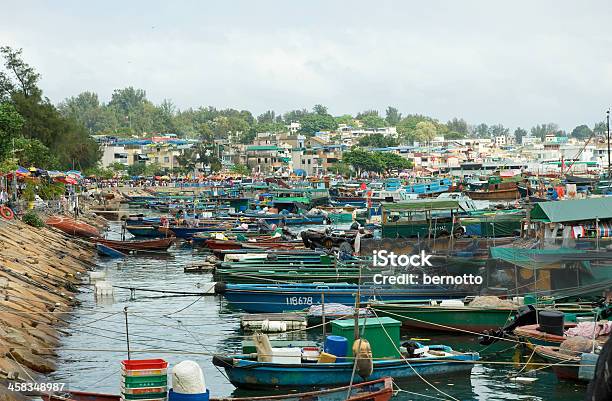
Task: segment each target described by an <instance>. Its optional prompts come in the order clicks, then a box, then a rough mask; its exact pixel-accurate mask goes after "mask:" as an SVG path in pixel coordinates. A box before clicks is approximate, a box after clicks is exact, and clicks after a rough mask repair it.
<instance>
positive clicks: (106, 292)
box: [94, 280, 113, 297]
mask: <svg viewBox="0 0 612 401" xmlns="http://www.w3.org/2000/svg"><path fill="white" fill-rule="evenodd" d="M94 288H95V289H96V296H97V297H112V296H113V285H112V284H111V283H110V282H108V281H103V280H100V281H96V283H95V285H94Z"/></svg>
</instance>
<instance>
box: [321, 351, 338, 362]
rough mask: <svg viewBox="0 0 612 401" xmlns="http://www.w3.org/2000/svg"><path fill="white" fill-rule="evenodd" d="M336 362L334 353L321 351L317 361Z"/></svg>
mask: <svg viewBox="0 0 612 401" xmlns="http://www.w3.org/2000/svg"><path fill="white" fill-rule="evenodd" d="M334 362H336V355H332V354H328V353H327V352H321V354H320V355H319V363H334Z"/></svg>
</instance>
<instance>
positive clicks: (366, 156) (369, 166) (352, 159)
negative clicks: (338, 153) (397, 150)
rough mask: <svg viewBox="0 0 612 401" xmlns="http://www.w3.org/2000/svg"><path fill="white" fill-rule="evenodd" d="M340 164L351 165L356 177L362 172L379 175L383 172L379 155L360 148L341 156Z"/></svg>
mask: <svg viewBox="0 0 612 401" xmlns="http://www.w3.org/2000/svg"><path fill="white" fill-rule="evenodd" d="M342 162H344V163H346V164H349V165H351V166H352V167H353V169H355V171H357V174H358V175H361V173H362V172H364V171H368V172H375V173H380V172H382V171H383V170H384V165H383V163H382V161H381V159H380V157H379V155H377V154H375V153H372V152H368V151H367V150H363V149H360V148H354V149H351V150H349V151H348V152H345V153H344V154H343V155H342Z"/></svg>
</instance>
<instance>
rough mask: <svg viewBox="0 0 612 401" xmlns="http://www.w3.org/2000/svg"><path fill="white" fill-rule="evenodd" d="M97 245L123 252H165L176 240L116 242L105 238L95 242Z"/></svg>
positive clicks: (171, 238) (170, 238)
mask: <svg viewBox="0 0 612 401" xmlns="http://www.w3.org/2000/svg"><path fill="white" fill-rule="evenodd" d="M93 242H94V243H96V244H103V245H106V246H108V247H111V248H113V249H115V250H118V251H121V252H131V251H165V250H167V249H168V248H170V246H171V245H172V244H173V243H174V238H173V237H169V238H159V239H150V240H129V241H116V240H110V239H104V238H96V239H94V240H93Z"/></svg>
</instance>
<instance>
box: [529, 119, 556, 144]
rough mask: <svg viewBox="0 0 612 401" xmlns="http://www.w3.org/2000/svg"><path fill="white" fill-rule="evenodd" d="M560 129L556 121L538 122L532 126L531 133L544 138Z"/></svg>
mask: <svg viewBox="0 0 612 401" xmlns="http://www.w3.org/2000/svg"><path fill="white" fill-rule="evenodd" d="M557 131H559V126H558V125H557V124H555V123H548V124H538V125H536V126H535V127H532V128H531V133H532V134H533V136H535V137H537V138H540V139H542V140H544V137H545V136H546V135H547V134H554V133H556V132H557Z"/></svg>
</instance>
